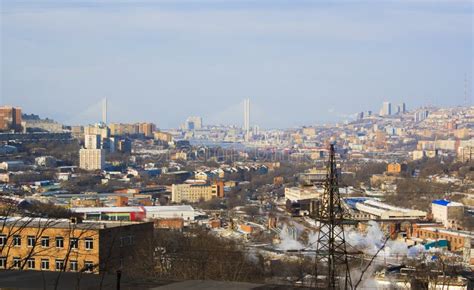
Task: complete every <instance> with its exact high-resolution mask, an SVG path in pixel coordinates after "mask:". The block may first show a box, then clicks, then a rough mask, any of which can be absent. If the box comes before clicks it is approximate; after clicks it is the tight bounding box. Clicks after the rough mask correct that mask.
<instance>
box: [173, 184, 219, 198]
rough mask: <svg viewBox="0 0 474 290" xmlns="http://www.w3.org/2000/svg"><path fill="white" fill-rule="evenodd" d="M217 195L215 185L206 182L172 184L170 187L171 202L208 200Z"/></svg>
mask: <svg viewBox="0 0 474 290" xmlns="http://www.w3.org/2000/svg"><path fill="white" fill-rule="evenodd" d="M217 195H218V186H217V185H207V184H204V185H202V184H173V185H172V187H171V201H172V202H183V201H187V202H199V201H201V200H203V201H208V200H211V199H212V198H213V197H217Z"/></svg>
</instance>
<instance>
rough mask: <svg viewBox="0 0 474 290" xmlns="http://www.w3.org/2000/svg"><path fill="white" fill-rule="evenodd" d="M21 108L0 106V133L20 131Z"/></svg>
mask: <svg viewBox="0 0 474 290" xmlns="http://www.w3.org/2000/svg"><path fill="white" fill-rule="evenodd" d="M21 123H22V118H21V108H16V107H9V106H2V107H0V131H15V132H21V130H22V125H21Z"/></svg>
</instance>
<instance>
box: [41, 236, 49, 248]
mask: <svg viewBox="0 0 474 290" xmlns="http://www.w3.org/2000/svg"><path fill="white" fill-rule="evenodd" d="M41 246H42V247H43V248H48V247H49V237H42V238H41Z"/></svg>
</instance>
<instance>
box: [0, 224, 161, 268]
mask: <svg viewBox="0 0 474 290" xmlns="http://www.w3.org/2000/svg"><path fill="white" fill-rule="evenodd" d="M152 236H153V223H123V222H121V223H96V222H94V223H74V222H72V221H67V220H51V219H34V220H33V219H29V218H22V219H12V220H10V221H8V222H6V223H5V226H4V227H3V228H2V230H1V232H0V249H1V254H0V269H11V270H33V271H70V272H89V273H97V274H98V273H103V272H108V273H111V272H115V271H116V270H119V269H124V271H133V270H134V268H136V265H137V264H138V263H136V260H137V259H140V260H145V259H147V258H146V257H149V256H150V255H149V253H148V254H146V255H145V253H144V252H143V255H142V254H141V251H142V250H146V251H148V250H151V248H150V246H151V244H148V243H149V241H150V240H151V239H152Z"/></svg>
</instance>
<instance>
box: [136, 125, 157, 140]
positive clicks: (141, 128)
mask: <svg viewBox="0 0 474 290" xmlns="http://www.w3.org/2000/svg"><path fill="white" fill-rule="evenodd" d="M155 131H156V125H155V124H153V123H139V124H138V132H139V133H140V134H143V135H145V137H153V132H155Z"/></svg>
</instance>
